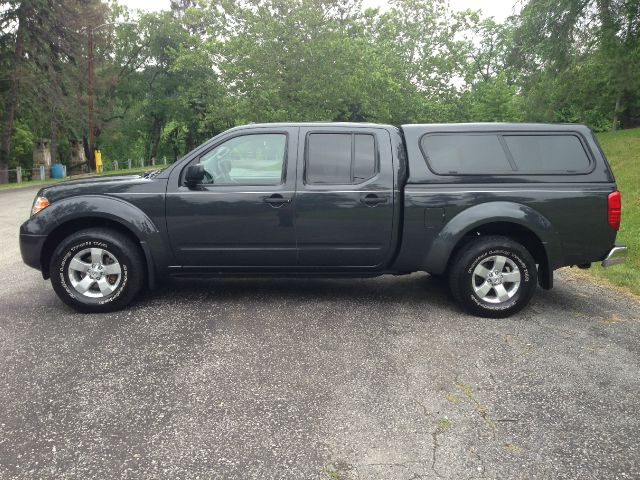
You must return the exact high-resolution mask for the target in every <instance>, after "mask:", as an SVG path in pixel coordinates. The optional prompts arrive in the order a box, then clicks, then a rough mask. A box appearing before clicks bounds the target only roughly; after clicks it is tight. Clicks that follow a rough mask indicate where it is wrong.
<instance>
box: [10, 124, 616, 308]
mask: <svg viewBox="0 0 640 480" xmlns="http://www.w3.org/2000/svg"><path fill="white" fill-rule="evenodd" d="M620 214H621V199H620V193H619V192H618V191H617V189H616V184H615V181H614V178H613V175H612V173H611V170H610V168H609V166H608V164H607V161H606V159H605V156H604V154H603V152H602V150H601V149H600V147H599V146H598V143H597V141H596V139H595V137H594V135H593V133H592V131H591V130H590V129H589V128H588V127H586V126H583V125H555V124H554V125H550V124H497V123H490V124H425V125H403V126H402V127H400V128H396V127H393V126H389V125H378V124H361V123H279V124H251V125H246V126H241V127H236V128H232V129H231V130H228V131H226V132H224V133H221V134H220V135H218V136H216V137H214V138H212V139H211V140H209V141H207V142H206V143H204V144H203V145H201V146H200V147H198V148H196V149H195V150H193V151H192V152H190V153H188V154H187V155H186V156H185V157H183V158H182V159H180V160H178V161H177V162H176V163H174V164H173V165H171V166H169V167H167V168H165V169H163V170H157V171H153V172H148V173H145V174H142V175H125V176H107V177H92V178H84V179H77V180H70V181H66V182H63V183H59V184H56V185H54V186H50V187H46V188H43V189H42V190H40V191H39V192H38V193H37V195H36V198H35V201H34V204H33V209H32V212H31V217H30V218H29V219H28V220H27V221H26V222H25V223H24V224H23V225H22V226H21V228H20V247H21V252H22V257H23V260H24V262H25V263H26V264H27V265H29V266H31V267H34V268H36V269H38V270H40V271H41V272H42V275H43V276H44V278H45V279H46V278H51V283H52V285H53V288H54V290H55V292H56V293H57V294H58V296H59V297H60V298H61V299H62V301H64V302H65V303H66V304H68V305H69V306H71V307H73V308H75V309H77V310H80V311H85V312H104V311H110V310H115V309H120V308H123V307H124V306H126V305H127V304H129V303H130V302H131V301H132V300H133V299H134V298H135V297H136V295H138V293H139V292H140V291H141V290H142V289H143V288H145V287H150V288H154V286H155V285H156V283H157V282H158V281H160V280H162V279H165V278H167V277H171V276H176V277H177V276H181V277H184V276H187V277H188V276H248V275H251V276H255V275H267V276H268V275H278V276H282V275H291V276H307V277H309V276H325V277H370V276H378V275H383V274H393V275H400V274H409V273H412V272H428V273H430V274H432V275H437V276H443V277H444V276H445V275H446V277H444V278H448V283H449V286H450V288H451V291H452V294H453V297H454V298H455V299H456V300H457V301H458V302H459V303H460V305H462V306H463V307H464V308H465V309H466V310H468V311H469V312H471V313H472V314H476V315H480V316H486V317H506V316H508V315H510V314H513V313H515V312H517V311H518V310H520V309H522V308H523V307H524V306H525V305H526V304H527V303H528V302H529V300H530V299H531V297H532V295H533V294H534V292H535V290H536V287H537V285H538V284H539V285H540V287H541V288H544V289H550V288H552V286H553V272H554V270H556V269H558V268H560V267H563V266H567V265H578V266H581V267H588V266H589V265H590V264H591V263H592V262H596V261H600V262H602V264H603V265H604V266H609V265H614V264H616V263H620V262H623V261H624V260H625V257H626V254H627V249H626V247H624V246H622V245H617V244H616V243H615V239H616V231H617V230H618V228H619V225H620Z"/></svg>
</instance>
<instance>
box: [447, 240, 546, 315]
mask: <svg viewBox="0 0 640 480" xmlns="http://www.w3.org/2000/svg"><path fill="white" fill-rule="evenodd" d="M536 285H537V270H536V264H535V261H534V259H533V257H532V256H531V254H530V253H529V252H528V251H527V249H526V248H524V247H523V246H522V245H521V244H519V243H517V242H515V241H513V240H511V239H509V238H506V237H500V236H488V237H478V238H477V239H474V240H472V241H470V242H469V243H467V244H466V245H465V247H464V248H463V249H462V250H461V251H460V252H459V253H458V254H457V255H456V257H455V258H454V260H453V262H452V265H451V270H450V273H449V286H450V288H451V292H452V294H453V296H454V298H455V299H456V300H457V301H458V302H459V303H460V304H461V305H462V306H463V307H464V308H465V309H466V310H468V311H469V312H471V313H473V314H474V315H479V316H481V317H490V318H503V317H508V316H509V315H512V314H514V313H516V312H518V311H520V310H522V309H523V308H524V307H525V306H526V305H527V304H528V303H529V301H530V300H531V297H532V296H533V294H534V292H535V289H536Z"/></svg>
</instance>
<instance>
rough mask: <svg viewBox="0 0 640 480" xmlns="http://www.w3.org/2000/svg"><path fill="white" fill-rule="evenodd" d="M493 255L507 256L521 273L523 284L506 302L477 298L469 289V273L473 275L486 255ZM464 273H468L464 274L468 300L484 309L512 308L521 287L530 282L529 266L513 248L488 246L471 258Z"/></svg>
mask: <svg viewBox="0 0 640 480" xmlns="http://www.w3.org/2000/svg"><path fill="white" fill-rule="evenodd" d="M494 255H501V256H503V257H508V258H509V259H511V260H512V261H514V262H515V263H516V264H517V266H518V269H519V270H520V272H521V274H522V279H521V280H520V282H521V284H524V285H520V288H519V289H518V291H517V292H516V294H515V295H514V296H513V298H511V299H509V300H508V301H507V302H504V303H500V304H493V303H489V302H484V301H482V300H481V299H480V298H478V296H477V295H476V294H475V292H473V291H472V290H471V287H470V284H471V281H470V277H471V275H473V271H474V270H475V268H476V267H477V266H478V264H479V263H480V262H482V261H483V260H484V259H486V258H487V257H492V256H494ZM465 273H466V274H467V275H468V276H467V275H465V276H464V282H465V288H466V289H468V290H469V298H470V300H471V301H473V303H475V304H476V305H477V306H478V307H480V308H482V309H484V310H493V311H503V310H508V309H510V308H512V307H513V306H514V305H515V304H516V303H517V301H518V298H519V297H520V295H521V294H522V289H523V288H527V287H528V284H529V283H530V282H531V275H530V273H529V268H528V267H527V264H526V263H525V262H524V260H522V258H520V256H519V255H518V253H516V252H514V251H513V250H511V249H505V248H502V247H497V248H490V249H488V250H485V251H484V252H482V253H481V254H480V255H477V256H476V257H475V258H474V259H473V261H472V262H471V263H470V265H469V268H467V269H466V270H465Z"/></svg>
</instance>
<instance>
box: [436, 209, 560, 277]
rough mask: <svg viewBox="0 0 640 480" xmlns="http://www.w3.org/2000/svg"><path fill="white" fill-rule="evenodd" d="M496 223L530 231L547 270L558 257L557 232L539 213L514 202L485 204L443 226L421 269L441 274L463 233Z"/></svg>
mask: <svg viewBox="0 0 640 480" xmlns="http://www.w3.org/2000/svg"><path fill="white" fill-rule="evenodd" d="M496 222H505V223H513V224H517V225H520V226H522V227H524V228H526V229H528V230H530V231H531V232H533V233H534V234H535V235H536V236H537V237H538V238H539V239H540V241H541V242H542V245H543V247H544V249H545V251H546V254H547V259H548V260H549V267H550V268H551V270H553V269H554V267H555V265H556V264H557V262H558V260H559V259H560V258H562V256H561V253H562V252H561V245H562V244H561V242H560V240H559V238H558V233H557V232H556V230H555V229H554V228H553V226H552V224H551V222H550V221H549V219H547V218H546V217H545V216H544V215H542V214H541V213H540V212H538V211H536V210H534V209H533V208H531V207H528V206H526V205H522V204H520V203H515V202H487V203H481V204H478V205H474V206H473V207H470V208H467V209H466V210H463V211H462V212H460V213H459V214H457V215H456V216H455V217H453V218H452V219H451V220H450V221H449V222H447V223H446V224H445V226H444V227H443V228H442V230H441V231H440V233H439V234H438V236H437V237H436V238H435V240H434V241H433V243H432V245H431V248H430V249H429V253H428V255H427V258H426V262H425V263H426V265H425V267H426V268H425V269H426V270H427V271H428V272H433V273H436V274H439V273H444V271H445V270H446V268H447V264H448V262H449V258H450V256H451V253H452V252H453V249H454V248H455V247H456V245H457V244H458V242H459V241H460V240H461V239H462V238H463V237H464V236H465V235H466V234H467V233H469V232H470V231H472V230H473V229H475V228H478V227H480V226H482V225H486V224H489V223H496Z"/></svg>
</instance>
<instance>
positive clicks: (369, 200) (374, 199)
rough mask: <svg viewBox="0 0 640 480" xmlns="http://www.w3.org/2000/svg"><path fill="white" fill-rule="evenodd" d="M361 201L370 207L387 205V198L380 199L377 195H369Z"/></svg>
mask: <svg viewBox="0 0 640 480" xmlns="http://www.w3.org/2000/svg"><path fill="white" fill-rule="evenodd" d="M360 201H361V202H362V203H364V204H365V205H366V206H368V207H375V206H376V205H380V204H382V203H387V198H386V197H379V196H377V195H376V194H375V193H369V194H368V195H365V196H364V197H362V198H361V199H360Z"/></svg>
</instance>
